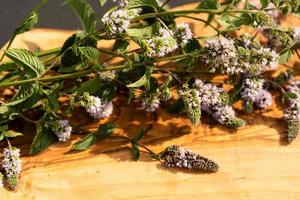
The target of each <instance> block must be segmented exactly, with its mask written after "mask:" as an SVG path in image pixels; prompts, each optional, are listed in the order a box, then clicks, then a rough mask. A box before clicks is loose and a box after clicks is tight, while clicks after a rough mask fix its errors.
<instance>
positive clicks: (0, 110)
mask: <svg viewBox="0 0 300 200" xmlns="http://www.w3.org/2000/svg"><path fill="white" fill-rule="evenodd" d="M8 111H9V108H8V106H4V105H2V106H0V114H4V113H6V112H8Z"/></svg>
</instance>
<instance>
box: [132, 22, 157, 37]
mask: <svg viewBox="0 0 300 200" xmlns="http://www.w3.org/2000/svg"><path fill="white" fill-rule="evenodd" d="M159 28H160V23H159V22H157V21H156V22H154V23H153V24H151V25H150V26H145V27H138V28H128V29H127V30H126V33H127V35H129V36H130V37H138V38H150V37H152V36H153V35H155V34H156V33H157V31H158V30H159Z"/></svg>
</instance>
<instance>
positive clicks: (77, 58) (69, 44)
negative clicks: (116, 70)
mask: <svg viewBox="0 0 300 200" xmlns="http://www.w3.org/2000/svg"><path fill="white" fill-rule="evenodd" d="M78 47H94V48H96V47H97V40H96V38H95V37H94V36H93V35H89V34H88V33H86V32H83V31H82V32H77V33H76V34H73V35H72V36H70V37H69V38H67V39H66V41H65V42H64V44H63V46H62V48H61V52H60V55H62V57H61V64H62V67H64V68H71V67H73V68H74V65H76V66H78V65H80V64H81V63H82V61H85V60H86V57H87V55H90V54H86V55H82V54H81V51H80V50H79V49H78ZM76 66H75V67H76Z"/></svg>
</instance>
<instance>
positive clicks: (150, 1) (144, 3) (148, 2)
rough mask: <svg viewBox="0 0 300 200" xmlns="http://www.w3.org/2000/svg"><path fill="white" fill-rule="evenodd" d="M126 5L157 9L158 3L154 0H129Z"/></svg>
mask: <svg viewBox="0 0 300 200" xmlns="http://www.w3.org/2000/svg"><path fill="white" fill-rule="evenodd" d="M127 7H129V8H130V7H152V8H154V9H158V8H159V5H158V4H157V1H156V0H129V2H128V5H127Z"/></svg>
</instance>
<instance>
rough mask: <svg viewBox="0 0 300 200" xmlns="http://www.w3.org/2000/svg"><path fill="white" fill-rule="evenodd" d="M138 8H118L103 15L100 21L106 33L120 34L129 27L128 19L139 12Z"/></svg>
mask: <svg viewBox="0 0 300 200" xmlns="http://www.w3.org/2000/svg"><path fill="white" fill-rule="evenodd" d="M139 11H140V10H139V9H131V10H127V9H123V8H119V9H117V10H114V11H112V12H110V13H107V14H105V15H104V16H103V18H102V22H103V24H104V28H105V30H106V32H107V34H108V35H110V36H122V35H123V34H124V33H125V31H126V29H128V28H129V25H130V21H131V20H132V19H133V18H134V17H136V16H137V15H138V13H139Z"/></svg>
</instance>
